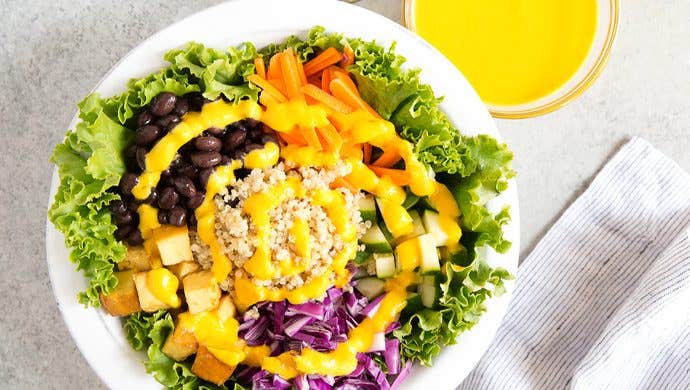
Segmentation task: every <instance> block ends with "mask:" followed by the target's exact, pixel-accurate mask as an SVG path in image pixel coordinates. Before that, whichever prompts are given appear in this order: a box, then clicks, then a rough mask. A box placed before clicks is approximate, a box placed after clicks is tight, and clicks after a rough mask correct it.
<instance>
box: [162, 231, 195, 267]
mask: <svg viewBox="0 0 690 390" xmlns="http://www.w3.org/2000/svg"><path fill="white" fill-rule="evenodd" d="M153 238H154V240H155V241H156V247H157V248H158V253H159V254H160V258H161V261H162V262H163V265H166V266H167V265H173V264H177V263H179V262H182V261H191V260H193V257H192V247H191V245H190V243H189V231H188V230H187V226H180V227H176V226H163V227H161V228H159V229H156V231H155V232H154V233H153Z"/></svg>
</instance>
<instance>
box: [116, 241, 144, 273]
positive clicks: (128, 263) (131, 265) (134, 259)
mask: <svg viewBox="0 0 690 390" xmlns="http://www.w3.org/2000/svg"><path fill="white" fill-rule="evenodd" d="M117 268H118V269H120V270H127V269H131V270H134V271H135V272H139V271H148V270H150V269H151V262H150V259H149V255H148V253H146V249H144V247H143V246H128V247H127V254H126V255H125V258H124V259H122V260H121V261H120V262H119V263H117Z"/></svg>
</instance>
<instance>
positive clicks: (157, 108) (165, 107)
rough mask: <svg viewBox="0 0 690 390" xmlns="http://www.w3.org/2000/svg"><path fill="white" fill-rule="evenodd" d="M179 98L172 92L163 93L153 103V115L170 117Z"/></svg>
mask: <svg viewBox="0 0 690 390" xmlns="http://www.w3.org/2000/svg"><path fill="white" fill-rule="evenodd" d="M176 102H177V96H175V95H174V94H172V93H170V92H163V93H161V94H159V95H158V96H156V97H155V98H154V99H153V101H152V102H151V109H150V110H151V113H152V114H153V115H155V116H163V115H168V114H170V112H171V111H172V110H173V109H174V108H175V103H176Z"/></svg>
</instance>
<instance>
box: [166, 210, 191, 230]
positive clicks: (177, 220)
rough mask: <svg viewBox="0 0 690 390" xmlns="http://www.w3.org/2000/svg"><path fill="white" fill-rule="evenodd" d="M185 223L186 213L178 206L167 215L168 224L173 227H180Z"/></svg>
mask: <svg viewBox="0 0 690 390" xmlns="http://www.w3.org/2000/svg"><path fill="white" fill-rule="evenodd" d="M186 222H187V211H186V210H185V209H183V208H182V207H180V206H175V207H173V208H172V209H170V212H169V213H168V223H169V224H171V225H174V226H182V225H184V224H185V223H186Z"/></svg>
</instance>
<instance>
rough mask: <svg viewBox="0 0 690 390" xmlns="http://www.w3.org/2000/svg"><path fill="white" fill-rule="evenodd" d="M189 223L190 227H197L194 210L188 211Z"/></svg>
mask: <svg viewBox="0 0 690 390" xmlns="http://www.w3.org/2000/svg"><path fill="white" fill-rule="evenodd" d="M187 223H188V224H189V225H192V226H196V214H195V213H194V210H192V209H188V210H187Z"/></svg>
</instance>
